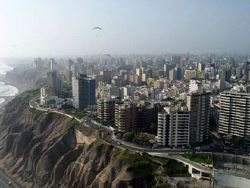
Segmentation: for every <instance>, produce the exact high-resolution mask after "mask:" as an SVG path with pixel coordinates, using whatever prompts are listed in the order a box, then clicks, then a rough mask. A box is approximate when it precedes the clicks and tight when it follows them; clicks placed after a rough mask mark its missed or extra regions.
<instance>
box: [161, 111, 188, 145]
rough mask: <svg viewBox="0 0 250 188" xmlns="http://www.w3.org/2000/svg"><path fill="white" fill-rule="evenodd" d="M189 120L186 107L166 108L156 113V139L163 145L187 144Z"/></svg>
mask: <svg viewBox="0 0 250 188" xmlns="http://www.w3.org/2000/svg"><path fill="white" fill-rule="evenodd" d="M189 120H190V115H189V112H188V111H187V109H175V108H172V109H170V108H168V109H167V110H166V111H165V112H162V113H159V114H158V126H157V140H158V143H159V144H160V145H163V146H170V147H171V146H175V147H179V146H188V145H189Z"/></svg>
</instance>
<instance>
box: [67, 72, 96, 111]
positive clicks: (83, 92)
mask: <svg viewBox="0 0 250 188" xmlns="http://www.w3.org/2000/svg"><path fill="white" fill-rule="evenodd" d="M72 95H73V106H74V107H75V108H78V109H84V108H87V107H89V106H93V105H95V104H96V96H95V79H93V78H91V77H87V76H86V75H84V74H78V75H77V76H76V77H73V78H72Z"/></svg>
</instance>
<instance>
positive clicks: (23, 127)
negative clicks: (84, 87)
mask: <svg viewBox="0 0 250 188" xmlns="http://www.w3.org/2000/svg"><path fill="white" fill-rule="evenodd" d="M28 98H29V96H28V95H27V94H26V96H25V95H24V94H23V95H22V96H19V97H16V98H15V99H14V100H12V101H11V102H10V103H9V104H8V105H7V107H6V109H5V112H4V114H2V117H1V118H0V119H2V122H1V123H0V128H1V129H0V130H1V131H0V149H1V150H0V168H1V169H3V170H4V171H5V172H6V173H7V174H8V175H9V176H11V177H12V178H13V179H15V181H17V182H19V183H20V184H21V185H23V187H27V188H28V187H46V188H47V187H51V188H52V187H53V188H54V187H72V188H82V187H130V186H131V187H137V186H138V185H140V186H141V187H144V186H146V185H149V184H150V183H151V181H152V176H151V174H147V173H146V174H143V173H139V171H137V170H136V167H138V168H140V167H142V166H143V165H144V166H145V164H144V163H141V162H140V163H139V164H137V166H131V164H130V161H129V160H130V159H126V157H124V156H125V155H124V151H121V150H119V149H117V148H114V147H113V146H111V145H109V144H107V143H105V142H104V141H103V140H101V139H100V138H99V136H98V134H97V132H96V131H95V130H93V129H90V128H86V127H83V125H79V124H78V123H77V122H76V121H75V120H73V119H70V118H66V117H64V116H61V115H58V114H55V113H48V114H46V113H44V112H38V111H35V110H31V109H29V108H28V103H27V101H28ZM134 155H135V156H136V154H134ZM137 160H138V159H137V158H136V159H134V164H135V161H137ZM144 162H145V161H144ZM147 166H148V165H147ZM150 170H152V169H150Z"/></svg>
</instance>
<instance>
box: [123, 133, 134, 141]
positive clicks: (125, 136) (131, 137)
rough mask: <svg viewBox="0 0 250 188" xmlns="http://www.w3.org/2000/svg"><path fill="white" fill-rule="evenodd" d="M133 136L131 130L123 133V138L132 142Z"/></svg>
mask: <svg viewBox="0 0 250 188" xmlns="http://www.w3.org/2000/svg"><path fill="white" fill-rule="evenodd" d="M134 137H135V134H134V133H132V132H127V133H125V134H124V135H123V138H124V140H125V141H127V142H132V141H133V139H134Z"/></svg>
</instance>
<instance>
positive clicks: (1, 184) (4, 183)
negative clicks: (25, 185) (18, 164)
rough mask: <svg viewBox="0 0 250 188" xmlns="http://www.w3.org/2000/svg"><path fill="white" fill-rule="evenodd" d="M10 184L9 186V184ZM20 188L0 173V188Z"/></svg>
mask: <svg viewBox="0 0 250 188" xmlns="http://www.w3.org/2000/svg"><path fill="white" fill-rule="evenodd" d="M9 182H11V184H9ZM10 187H12V188H21V187H20V186H19V185H17V184H16V183H15V182H13V181H12V180H11V179H10V178H9V177H8V176H6V175H5V174H4V173H3V172H2V171H0V188H10Z"/></svg>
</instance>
